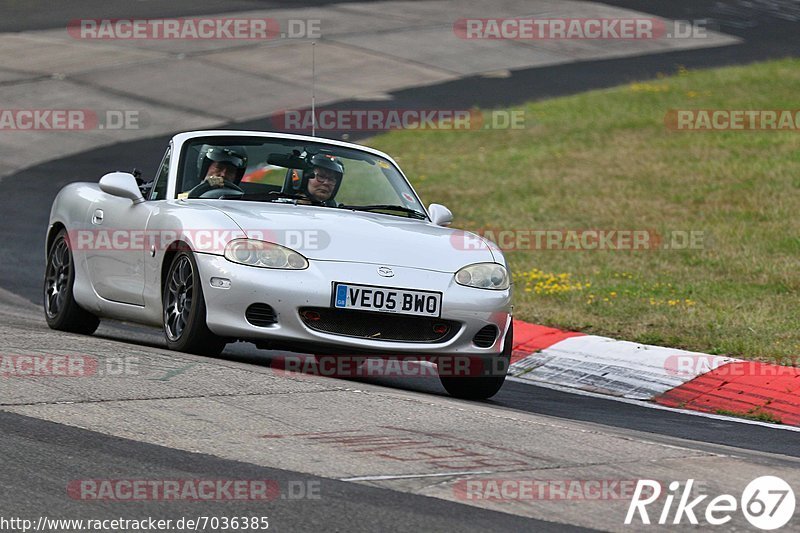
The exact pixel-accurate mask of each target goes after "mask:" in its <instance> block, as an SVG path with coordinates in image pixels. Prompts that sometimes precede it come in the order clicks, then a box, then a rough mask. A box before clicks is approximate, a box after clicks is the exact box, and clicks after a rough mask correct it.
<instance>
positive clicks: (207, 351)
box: [161, 252, 226, 357]
mask: <svg viewBox="0 0 800 533" xmlns="http://www.w3.org/2000/svg"><path fill="white" fill-rule="evenodd" d="M202 285H203V283H202V281H201V280H200V275H199V273H198V270H197V263H196V262H195V260H194V255H193V254H192V252H180V253H178V254H177V255H176V256H175V257H174V259H173V260H172V263H171V264H170V267H169V270H168V271H167V277H166V280H165V281H164V291H163V293H162V298H161V302H162V307H163V313H162V318H163V324H164V337H165V338H166V341H167V347H168V348H169V349H170V350H176V351H179V352H188V353H193V354H198V355H208V356H212V357H213V356H217V355H219V354H220V353H221V352H222V350H223V349H224V348H225V344H226V342H225V340H224V339H222V338H220V337H218V336H216V335H214V334H213V333H212V332H211V330H209V329H208V325H207V324H206V302H205V298H204V297H203V286H202Z"/></svg>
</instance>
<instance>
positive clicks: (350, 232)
mask: <svg viewBox="0 0 800 533" xmlns="http://www.w3.org/2000/svg"><path fill="white" fill-rule="evenodd" d="M208 205H213V207H214V208H216V209H219V210H220V211H222V212H223V213H225V214H226V215H228V216H229V217H230V218H231V219H232V220H233V221H234V222H235V223H236V224H237V225H238V226H239V227H240V228H241V229H242V230H243V231H244V232H246V233H247V235H248V236H249V237H251V238H255V239H260V240H265V241H268V242H274V243H276V244H280V245H282V246H286V247H288V248H291V249H293V250H295V251H297V252H300V253H301V254H303V255H304V256H306V257H307V258H309V259H313V260H322V261H352V262H359V263H374V264H379V265H388V266H406V267H412V268H425V269H429V270H438V271H442V272H455V271H457V270H458V269H459V268H461V267H463V266H465V265H468V264H472V263H480V262H485V261H495V260H496V259H495V255H498V257H499V258H500V259H499V261H500V262H503V260H502V255H501V254H498V253H497V250H495V255H493V253H492V250H493V248H494V247H493V246H492V245H491V244H490V243H487V241H485V240H484V239H482V238H481V237H479V236H477V235H475V234H473V233H469V232H465V231H462V230H457V229H451V228H444V227H441V226H437V225H435V224H432V223H430V222H428V221H424V220H415V219H410V218H405V217H400V216H393V215H382V214H378V213H367V212H363V211H360V212H359V211H351V210H345V209H335V208H324V207H314V206H303V205H294V204H274V203H273V204H258V203H254V202H241V201H235V200H222V201H216V202H213V203H209V204H208Z"/></svg>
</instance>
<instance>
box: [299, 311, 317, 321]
mask: <svg viewBox="0 0 800 533" xmlns="http://www.w3.org/2000/svg"><path fill="white" fill-rule="evenodd" d="M303 318H305V319H306V320H310V321H311V322H316V321H317V320H319V319H320V316H319V313H317V312H316V311H303Z"/></svg>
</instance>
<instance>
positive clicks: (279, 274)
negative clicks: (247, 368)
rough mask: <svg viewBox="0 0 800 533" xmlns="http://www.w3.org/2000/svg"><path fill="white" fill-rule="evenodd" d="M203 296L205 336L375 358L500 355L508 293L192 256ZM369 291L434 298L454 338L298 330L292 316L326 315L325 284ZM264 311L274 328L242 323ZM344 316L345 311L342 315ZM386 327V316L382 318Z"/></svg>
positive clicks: (339, 265) (320, 264)
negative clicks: (485, 334)
mask: <svg viewBox="0 0 800 533" xmlns="http://www.w3.org/2000/svg"><path fill="white" fill-rule="evenodd" d="M195 259H196V261H197V266H198V270H199V274H200V279H201V281H202V286H203V293H204V296H205V301H206V307H207V317H206V322H207V324H208V327H209V329H210V330H211V331H212V332H213V333H215V334H216V335H219V336H222V337H231V338H236V339H241V340H247V341H253V342H256V343H272V344H275V345H276V346H279V347H292V346H293V347H296V348H297V349H298V350H300V351H313V350H314V349H319V350H320V351H321V352H328V353H330V352H332V351H336V352H339V353H350V352H352V353H354V354H364V353H372V354H376V355H391V354H397V355H402V354H406V355H434V356H435V355H440V356H441V355H476V356H487V355H494V354H499V353H501V352H502V351H503V339H504V337H505V334H506V331H507V330H508V328H509V327H510V325H511V290H510V289H509V290H505V291H490V290H485V289H475V288H471V287H464V286H461V285H458V284H457V283H456V282H455V279H454V276H453V274H450V273H444V272H436V271H432V270H422V269H417V268H405V267H397V266H392V269H393V270H394V273H395V275H394V277H391V278H386V277H381V276H379V275H378V267H379V266H382V265H377V264H369V263H350V262H341V261H319V260H309V267H308V268H307V269H305V270H272V269H266V268H256V267H250V266H246V265H240V264H237V263H233V262H230V261H228V260H227V259H225V258H224V257H222V256H218V255H210V254H200V253H198V254H195ZM211 278H223V279H225V280H228V282H229V283H228V282H226V283H225V285H226V286H225V287H224V288H222V287H218V286H212V284H211ZM334 281H338V282H347V283H353V284H360V285H376V286H383V287H396V288H405V289H418V290H428V291H439V292H442V313H441V318H442V319H444V320H451V321H455V322H456V323H458V331H457V332H456V333H455V334H454V335H449V336H448V337H447V339H445V340H444V341H441V342H433V343H428V342H401V341H386V340H376V339H366V338H358V337H348V336H343V335H338V334H331V333H324V332H321V331H316V330H313V329H311V328H309V327H308V326H306V325H305V324H304V323H303V320H302V319H301V317H300V314H299V309H300V308H305V307H330V306H331V293H332V290H333V282H334ZM254 303H265V304H268V305H270V306H271V307H272V308H273V309H274V311H275V314H276V317H277V322H276V323H275V324H272V325H268V326H260V327H259V326H254V325H252V324H250V323H249V322H248V321H247V320H246V319H245V311H246V309H247V308H248V306H250V305H251V304H254ZM342 312H347V311H342ZM384 314H385V319H386V320H391V319H392V314H391V313H384ZM492 324H493V325H495V326H496V327H497V328H498V330H499V334H498V335H497V338H496V339H495V342H494V344H492V345H491V346H489V347H486V348H481V347H478V346H476V345H475V344H474V343H473V337H474V336H475V334H476V333H477V332H478V331H479V330H480V329H481V328H483V327H484V326H487V325H492Z"/></svg>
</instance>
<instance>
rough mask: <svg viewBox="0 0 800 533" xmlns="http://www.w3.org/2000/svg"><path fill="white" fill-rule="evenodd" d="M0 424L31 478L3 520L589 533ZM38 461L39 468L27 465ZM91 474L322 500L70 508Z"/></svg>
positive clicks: (15, 419) (81, 434)
mask: <svg viewBox="0 0 800 533" xmlns="http://www.w3.org/2000/svg"><path fill="white" fill-rule="evenodd" d="M0 427H3V428H4V431H3V432H2V433H0V455H2V457H3V458H4V463H3V464H4V468H3V470H4V471H3V477H4V478H6V479H24V480H27V483H25V485H24V486H16V487H14V488H13V490H9V489H11V487H8V486H7V485H6V486H5V487H3V488H2V489H0V496H1V497H2V500H3V503H2V504H1V505H0V508H2V510H3V514H4V515H5V516H6V517H8V516H17V517H26V518H31V519H35V517H39V516H41V515H42V514H43V512H46V511H47V510H50V511H52V514H51V515H50V516H51V517H52V518H55V517H56V516H58V518H61V519H70V518H74V519H80V518H84V519H85V518H87V517H91V518H92V519H98V520H104V519H115V518H120V517H123V518H135V519H141V518H143V517H146V516H150V517H153V518H157V519H172V520H174V521H177V520H178V519H180V518H181V517H187V518H191V517H197V516H201V515H207V516H217V517H221V516H227V517H234V516H239V517H241V516H250V517H260V516H268V518H269V521H270V527H269V530H270V531H272V530H273V529H274V530H278V531H281V530H283V531H314V530H318V531H319V530H323V529H324V530H329V531H426V530H427V531H446V530H451V529H452V530H455V531H481V532H483V531H524V530H528V529H534V528H535V530H536V531H586V530H585V529H582V528H573V527H570V526H565V525H563V524H559V525H555V524H551V523H548V522H544V521H541V520H534V519H529V518H521V517H517V516H514V515H510V514H507V513H499V512H492V511H486V510H484V509H479V508H475V507H469V506H465V505H460V504H457V503H452V502H448V501H445V500H440V499H437V498H427V497H424V496H416V495H413V494H406V493H398V492H395V491H391V490H388V489H378V488H373V487H366V486H364V485H359V484H357V483H348V482H345V481H337V480H332V479H325V478H316V477H313V476H307V475H303V474H298V473H296V472H290V471H286V470H279V469H276V468H265V467H261V466H256V465H252V464H247V463H240V462H236V461H227V460H224V459H219V458H216V457H212V456H208V455H201V454H192V453H186V452H182V451H178V450H173V449H170V448H165V447H160V446H153V445H149V444H142V443H140V442H135V441H131V440H126V439H119V438H114V437H109V436H107V435H103V434H100V433H95V432H92V431H86V430H81V429H77V428H73V427H68V426H63V425H60V424H53V423H51V422H44V421H41V420H36V419H34V418H29V417H23V416H19V415H15V414H9V413H2V412H0ZM34 457H35V458H36V468H35V471H34V470H33V469H32V468H31V464H30V460H31V458H34ZM65 457H68V458H69V460H68V461H65V460H64V459H65ZM86 471H92V472H94V473H95V477H96V479H132V478H135V479H198V478H203V479H233V480H238V479H255V480H271V481H274V482H276V483H277V484H278V485H279V486H280V487H286V486H288V484H289V483H293V484H297V483H298V482H303V483H309V484H308V485H305V486H306V487H309V488H308V489H307V490H309V492H317V493H319V494H320V495H324V498H323V497H321V498H319V499H307V498H303V499H291V498H283V499H281V498H279V497H276V499H275V500H272V501H269V502H268V504H265V502H263V501H257V502H228V501H224V502H215V503H205V502H204V503H202V504H199V503H197V502H191V501H189V502H185V501H184V502H174V501H162V502H130V503H126V504H125V506H124V509H122V510H121V509H120V505H119V504H118V503H115V502H102V501H93V502H90V503H87V502H85V501H77V500H76V501H73V502H70V503H69V504H67V505H65V503H64V486H65V485H67V483H69V481H70V480H73V479H80V478H81V476H82V475H83V472H86ZM296 486H299V485H296ZM303 490H306V489H303ZM297 493H299V490H298V491H297ZM284 495H287V496H288V493H287V492H284ZM12 510H13V511H12ZM289 524H290V525H289Z"/></svg>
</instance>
